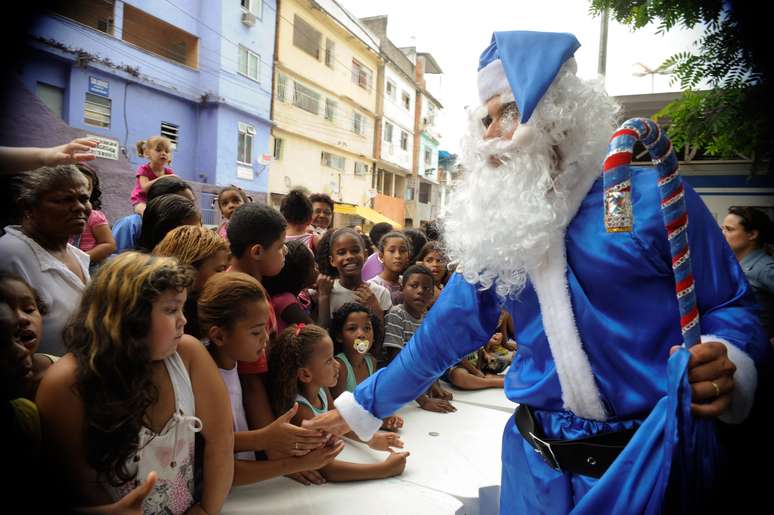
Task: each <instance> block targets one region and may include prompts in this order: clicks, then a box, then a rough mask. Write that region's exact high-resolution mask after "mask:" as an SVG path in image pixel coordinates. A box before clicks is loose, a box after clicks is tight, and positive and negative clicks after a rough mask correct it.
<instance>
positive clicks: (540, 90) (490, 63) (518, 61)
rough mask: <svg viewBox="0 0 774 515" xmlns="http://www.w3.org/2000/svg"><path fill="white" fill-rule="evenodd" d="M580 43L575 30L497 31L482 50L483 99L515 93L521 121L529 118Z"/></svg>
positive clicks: (481, 76) (480, 92)
mask: <svg viewBox="0 0 774 515" xmlns="http://www.w3.org/2000/svg"><path fill="white" fill-rule="evenodd" d="M578 47H580V43H579V42H578V40H577V38H576V37H575V36H573V35H572V34H567V33H559V32H531V31H522V30H515V31H509V32H495V33H494V34H492V42H491V43H490V44H489V47H487V49H486V50H484V52H483V53H482V54H481V58H480V59H479V65H478V94H479V98H480V99H481V103H482V104H484V103H486V102H487V101H488V100H489V99H490V98H492V97H493V96H495V95H499V94H502V93H512V94H513V96H514V98H515V99H516V105H517V106H518V108H519V112H520V113H521V120H520V122H521V123H522V124H524V123H526V122H528V121H529V119H530V117H531V116H532V113H533V112H534V111H535V107H537V104H538V102H540V99H541V98H543V95H544V94H545V92H546V90H548V87H549V86H550V85H551V82H553V80H554V78H555V77H556V74H557V73H559V69H560V68H561V67H562V65H563V64H564V63H565V61H567V60H568V59H570V58H571V57H572V56H573V54H575V51H576V50H577V49H578Z"/></svg>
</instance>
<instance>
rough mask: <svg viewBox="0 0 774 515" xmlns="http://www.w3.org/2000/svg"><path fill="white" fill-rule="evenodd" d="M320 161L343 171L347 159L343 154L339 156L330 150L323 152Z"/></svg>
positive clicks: (324, 164)
mask: <svg viewBox="0 0 774 515" xmlns="http://www.w3.org/2000/svg"><path fill="white" fill-rule="evenodd" d="M320 163H321V164H322V165H323V166H330V167H331V168H335V169H336V170H340V171H342V172H343V171H344V166H345V165H346V163H347V160H346V159H345V158H343V157H341V156H337V155H336V154H331V153H330V152H321V154H320Z"/></svg>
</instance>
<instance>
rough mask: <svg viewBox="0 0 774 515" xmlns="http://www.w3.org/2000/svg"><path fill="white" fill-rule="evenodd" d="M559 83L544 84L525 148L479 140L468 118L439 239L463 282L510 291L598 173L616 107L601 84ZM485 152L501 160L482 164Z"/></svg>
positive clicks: (540, 257) (476, 117)
mask: <svg viewBox="0 0 774 515" xmlns="http://www.w3.org/2000/svg"><path fill="white" fill-rule="evenodd" d="M560 86H562V87H561V88H557V83H556V82H555V83H554V85H552V87H551V88H549V91H548V92H547V93H546V96H545V97H544V99H543V101H541V105H540V106H539V108H538V110H537V111H536V112H535V113H534V114H533V117H532V120H530V125H531V126H533V128H534V130H535V131H536V136H535V137H534V140H533V141H532V142H531V143H530V145H529V147H528V148H525V149H516V148H514V147H515V144H514V142H513V141H511V140H502V139H493V140H488V141H485V140H484V139H483V127H482V125H481V114H482V113H481V112H480V110H477V112H476V113H474V114H471V116H470V117H469V127H468V131H467V133H466V136H465V137H464V140H463V148H462V153H463V161H462V164H463V167H464V169H465V172H464V178H463V180H462V181H461V182H460V183H459V184H458V185H457V186H456V188H455V189H454V190H453V191H452V193H451V194H450V196H449V201H448V203H447V206H446V211H445V215H444V241H445V245H446V251H447V253H448V255H449V259H450V260H451V261H452V262H457V263H458V267H459V268H461V271H462V274H463V276H464V278H465V280H466V281H468V282H469V283H472V284H478V285H480V287H482V288H484V289H486V288H489V287H491V286H494V287H495V289H496V291H497V293H498V294H499V295H500V296H502V297H505V296H508V295H518V293H519V292H520V291H521V290H522V289H523V288H524V285H525V284H526V281H527V277H528V274H529V273H531V272H532V271H533V270H535V269H536V267H538V266H539V265H540V264H541V263H543V262H544V261H545V259H546V255H547V253H548V252H549V250H550V247H551V245H550V244H551V241H557V238H556V236H557V235H561V234H563V233H564V231H565V230H566V227H567V225H568V224H569V223H570V221H571V220H572V218H573V217H574V216H575V213H576V212H577V209H578V207H579V205H580V202H581V201H582V200H583V198H584V197H585V195H586V193H587V192H588V190H589V188H590V187H591V185H592V184H593V182H594V180H595V179H596V178H597V177H599V176H600V175H601V172H602V161H603V159H604V157H605V152H606V150H607V139H608V138H609V137H610V135H611V134H612V130H613V128H614V125H615V120H614V116H615V113H616V106H615V104H614V103H613V102H612V100H610V99H609V98H608V97H607V96H606V95H604V92H602V91H601V88H598V87H594V85H589V84H586V83H583V82H581V81H580V80H579V79H577V77H575V76H574V75H570V74H565V75H564V76H563V82H562V83H560ZM552 90H553V91H552ZM557 90H558V91H557ZM568 90H569V91H571V92H572V93H571V96H564V98H573V99H574V102H573V103H572V104H571V106H567V105H565V103H563V102H562V101H561V100H562V93H563V94H564V95H568ZM584 95H585V97H584ZM606 122H607V123H606ZM554 149H557V150H558V158H557V156H556V155H555V152H554ZM491 156H496V157H498V158H499V159H500V161H501V164H500V165H499V166H493V165H492V164H490V162H489V158H490V157H491ZM557 164H558V166H557ZM601 217H602V213H600V218H601Z"/></svg>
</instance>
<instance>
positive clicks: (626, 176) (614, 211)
mask: <svg viewBox="0 0 774 515" xmlns="http://www.w3.org/2000/svg"><path fill="white" fill-rule="evenodd" d="M638 140H639V141H641V142H642V144H643V145H644V146H645V148H646V149H647V150H648V152H649V153H650V157H651V161H652V163H653V165H654V166H655V168H656V170H657V171H658V174H659V179H658V190H659V195H660V196H661V214H662V215H663V218H664V227H665V228H666V232H667V237H668V238H669V251H670V252H671V254H672V271H673V272H674V276H675V292H676V295H677V303H678V305H679V309H680V330H681V332H682V335H683V342H684V344H685V346H686V347H691V346H693V345H695V344H697V343H699V342H700V341H701V334H700V328H699V310H698V308H697V306H696V294H695V291H694V280H693V273H692V272H691V259H690V257H691V254H690V249H689V248H688V231H687V228H688V212H687V210H686V208H685V198H684V194H683V191H684V190H683V183H682V181H681V180H680V176H679V175H678V173H677V168H678V166H677V157H676V156H675V152H674V149H673V148H672V142H671V141H669V138H668V137H667V136H666V135H665V134H664V132H663V131H662V130H661V127H659V126H658V124H656V123H655V122H654V121H652V120H649V119H647V118H632V119H630V120H627V121H626V122H624V123H623V125H621V127H620V128H619V129H618V130H617V131H616V132H615V133H614V134H613V136H612V138H611V139H610V145H609V146H608V152H607V157H606V158H605V162H604V167H603V169H604V175H603V181H604V191H605V200H604V203H605V228H606V229H607V231H608V232H625V231H631V230H632V226H633V214H632V202H631V189H632V186H631V184H632V183H631V166H630V165H631V161H632V156H633V152H634V144H635V143H636V142H637V141H638Z"/></svg>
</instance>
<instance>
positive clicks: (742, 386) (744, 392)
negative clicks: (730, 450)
mask: <svg viewBox="0 0 774 515" xmlns="http://www.w3.org/2000/svg"><path fill="white" fill-rule="evenodd" d="M701 341H702V343H704V342H720V343H722V344H723V345H725V346H726V350H727V352H728V359H729V360H730V361H731V362H732V363H733V364H734V365H736V372H734V393H733V397H732V399H731V408H730V409H729V410H728V411H727V412H725V413H724V414H722V415H721V416H720V417H718V418H719V419H720V420H721V421H722V422H725V423H726V424H740V423H742V422H743V421H744V420H745V419H746V418H747V415H749V414H750V410H751V409H752V406H753V402H754V401H755V390H756V388H757V386H758V370H757V369H756V368H755V363H754V362H753V360H752V358H750V356H749V355H748V354H747V353H746V352H744V351H743V350H741V349H740V348H739V347H737V346H736V345H734V344H732V343H730V342H729V341H728V340H724V339H723V338H719V337H717V336H714V335H711V334H708V335H704V334H703V335H702V336H701Z"/></svg>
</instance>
